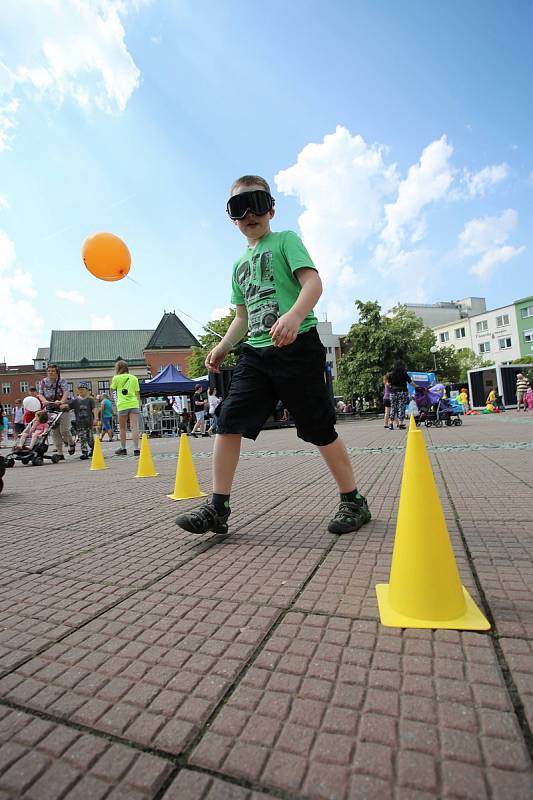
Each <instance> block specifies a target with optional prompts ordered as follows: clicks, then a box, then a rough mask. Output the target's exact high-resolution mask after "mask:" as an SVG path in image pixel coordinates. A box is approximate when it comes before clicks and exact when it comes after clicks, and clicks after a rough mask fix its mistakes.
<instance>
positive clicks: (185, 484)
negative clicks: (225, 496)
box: [167, 433, 206, 500]
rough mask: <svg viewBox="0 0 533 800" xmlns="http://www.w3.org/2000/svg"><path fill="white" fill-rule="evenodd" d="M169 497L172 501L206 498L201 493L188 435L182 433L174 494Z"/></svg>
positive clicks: (203, 493)
mask: <svg viewBox="0 0 533 800" xmlns="http://www.w3.org/2000/svg"><path fill="white" fill-rule="evenodd" d="M167 497H170V499H171V500H190V499H192V498H193V497H206V493H205V492H202V491H201V489H200V484H199V483H198V478H197V477H196V470H195V469H194V463H193V460H192V455H191V448H190V447H189V439H188V437H187V434H186V433H182V434H181V436H180V450H179V455H178V466H177V467H176V483H175V484H174V494H167Z"/></svg>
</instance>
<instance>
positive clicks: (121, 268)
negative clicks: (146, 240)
mask: <svg viewBox="0 0 533 800" xmlns="http://www.w3.org/2000/svg"><path fill="white" fill-rule="evenodd" d="M81 255H82V258H83V263H84V264H85V266H86V267H87V269H88V270H89V272H90V273H91V275H94V276H95V278H100V280H102V281H120V280H122V278H124V277H125V276H126V275H127V274H128V272H129V271H130V267H131V255H130V251H129V250H128V248H127V247H126V245H125V244H124V242H123V241H122V239H119V238H118V236H115V235H114V234H113V233H95V234H93V236H89V237H88V238H87V239H85V241H84V243H83V247H82V248H81Z"/></svg>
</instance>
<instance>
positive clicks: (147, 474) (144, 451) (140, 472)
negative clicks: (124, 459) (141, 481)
mask: <svg viewBox="0 0 533 800" xmlns="http://www.w3.org/2000/svg"><path fill="white" fill-rule="evenodd" d="M157 475H159V472H156V471H155V467H154V459H153V458H152V453H151V451H150V445H149V444H148V436H147V435H146V434H145V433H143V435H142V437H141V455H140V456H139V466H138V467H137V475H136V476H135V477H136V478H155V477H157Z"/></svg>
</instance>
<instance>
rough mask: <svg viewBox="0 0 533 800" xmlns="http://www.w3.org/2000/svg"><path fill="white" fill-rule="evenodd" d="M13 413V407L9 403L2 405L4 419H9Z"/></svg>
mask: <svg viewBox="0 0 533 800" xmlns="http://www.w3.org/2000/svg"><path fill="white" fill-rule="evenodd" d="M12 413H13V406H12V405H10V404H9V403H4V414H5V416H6V417H9V415H10V414H12Z"/></svg>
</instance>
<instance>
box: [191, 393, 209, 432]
mask: <svg viewBox="0 0 533 800" xmlns="http://www.w3.org/2000/svg"><path fill="white" fill-rule="evenodd" d="M206 405H207V401H206V399H205V396H204V390H203V387H202V384H201V383H197V384H196V386H195V387H194V395H193V398H192V410H193V411H194V414H195V416H196V425H195V426H194V428H193V429H192V431H191V436H194V438H196V435H197V434H198V433H200V435H201V436H204V435H205V412H206Z"/></svg>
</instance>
